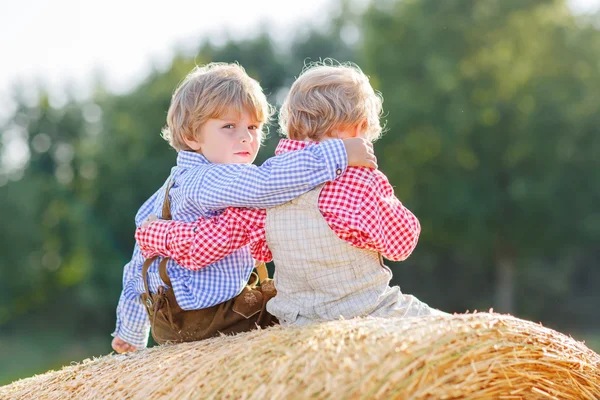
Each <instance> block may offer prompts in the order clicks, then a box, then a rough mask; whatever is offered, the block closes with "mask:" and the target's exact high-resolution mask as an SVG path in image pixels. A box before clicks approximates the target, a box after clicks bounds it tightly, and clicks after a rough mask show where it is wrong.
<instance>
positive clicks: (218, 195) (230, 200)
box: [186, 139, 348, 210]
mask: <svg viewBox="0 0 600 400" xmlns="http://www.w3.org/2000/svg"><path fill="white" fill-rule="evenodd" d="M347 163H348V160H347V155H346V150H345V147H344V144H343V142H342V141H341V140H338V139H336V140H328V141H326V142H323V143H321V144H318V145H312V146H308V147H306V148H305V149H303V150H298V151H293V152H289V153H285V154H282V155H279V156H276V157H272V158H270V159H269V160H267V161H266V162H265V163H264V164H263V165H261V166H260V167H257V166H249V165H244V166H242V165H239V164H238V165H219V166H213V167H211V169H210V170H209V171H208V172H207V173H206V175H204V177H203V179H202V184H201V186H202V190H200V187H199V186H196V187H192V186H190V187H189V188H186V190H187V193H186V196H188V197H190V198H192V199H194V200H195V201H196V202H197V203H198V204H200V205H202V206H203V207H206V208H208V209H213V210H220V209H223V208H226V207H249V208H269V207H273V206H277V205H280V204H284V203H286V202H288V201H290V200H292V199H294V198H296V197H298V196H299V195H301V194H303V193H305V192H306V191H308V190H310V189H312V188H314V187H315V186H317V185H319V184H322V183H325V182H328V181H332V180H335V179H336V178H337V177H339V176H340V175H341V174H343V172H344V171H345V170H346V167H347Z"/></svg>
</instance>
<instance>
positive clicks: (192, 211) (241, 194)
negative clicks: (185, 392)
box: [113, 63, 367, 352]
mask: <svg viewBox="0 0 600 400" xmlns="http://www.w3.org/2000/svg"><path fill="white" fill-rule="evenodd" d="M271 113H272V111H271V107H270V106H269V104H268V103H267V100H266V98H265V96H264V94H263V92H262V89H261V88H260V85H259V84H258V83H257V82H256V81H255V80H254V79H252V78H250V77H249V76H248V75H247V74H246V73H245V71H244V70H243V68H241V67H240V66H239V65H237V64H222V63H212V64H209V65H207V66H204V67H197V68H196V69H194V70H193V71H192V72H191V73H190V74H189V75H188V76H187V77H186V79H185V80H184V81H183V82H182V83H181V84H180V85H179V87H178V88H177V90H176V91H175V93H174V95H173V99H172V102H171V106H170V108H169V112H168V117H167V127H166V128H165V130H164V131H163V134H164V137H165V139H167V140H168V141H169V144H170V145H171V146H172V147H173V148H175V149H176V150H177V151H178V155H177V166H176V167H174V168H173V169H172V171H171V174H170V176H169V178H168V179H167V181H166V182H165V183H164V184H163V185H162V187H161V188H160V189H159V190H158V191H157V192H156V193H155V194H154V195H153V196H151V197H150V198H149V199H148V200H147V201H146V202H145V203H144V204H143V205H142V207H141V208H140V210H139V211H138V213H137V215H136V225H137V226H138V227H139V226H141V225H142V223H143V222H144V221H145V220H146V219H147V218H148V217H149V216H150V215H157V216H161V214H163V209H164V208H163V206H164V205H165V204H167V203H168V205H169V207H168V208H166V209H168V210H169V211H170V214H172V217H173V219H174V220H176V221H193V220H195V219H197V218H199V217H211V216H215V215H218V214H219V213H220V212H221V211H222V210H223V209H225V208H226V207H228V206H233V207H256V208H266V207H272V206H276V205H279V204H283V203H285V202H287V201H289V200H291V199H293V198H294V197H296V196H298V195H300V194H302V193H305V192H306V191H307V190H309V189H310V188H313V187H315V186H317V185H319V184H322V183H324V182H327V181H330V180H334V179H336V178H337V177H339V176H340V175H341V174H342V173H343V172H344V171H345V169H346V167H347V163H348V157H349V156H350V155H351V154H355V155H356V154H361V155H362V154H363V153H362V152H356V151H351V150H349V149H350V147H348V145H347V143H348V141H346V142H342V141H341V140H338V141H337V142H336V143H331V145H330V146H325V147H324V146H313V147H312V148H309V149H306V150H305V151H300V152H294V154H289V155H286V156H284V157H273V158H271V159H269V160H267V161H266V162H265V163H264V164H263V165H261V166H260V167H257V166H255V165H252V164H251V163H252V162H253V161H254V159H255V157H256V154H257V152H258V148H259V145H260V141H261V138H262V125H263V124H264V123H265V122H267V121H268V119H269V117H270V116H271ZM347 150H348V151H347ZM364 154H365V155H366V154H367V153H366V152H365V153H364ZM357 158H358V157H357ZM363 165H364V164H363ZM163 217H164V214H163ZM145 261H146V260H145V258H144V257H143V255H142V254H141V253H140V251H139V248H138V246H137V245H136V247H135V249H134V253H133V257H132V259H131V261H130V262H129V263H128V264H127V265H126V266H125V271H124V276H123V291H122V294H121V297H120V300H119V305H118V308H117V326H116V329H115V332H114V333H113V336H114V337H115V339H114V340H113V347H114V348H115V350H116V351H119V352H122V351H131V350H136V349H138V348H141V347H145V346H146V344H147V340H148V332H149V329H150V325H151V320H150V318H149V315H151V317H152V320H153V321H154V320H156V319H157V318H158V319H160V318H162V319H164V320H165V321H166V322H168V323H169V324H170V325H171V326H172V327H173V320H172V316H171V311H172V309H173V308H174V309H176V310H179V311H186V310H201V309H208V308H211V307H225V306H227V307H229V305H228V303H227V302H228V301H230V300H232V299H233V298H234V297H236V296H238V295H239V294H240V292H242V290H243V289H244V287H245V286H246V284H247V283H248V281H249V279H250V276H251V273H252V270H253V268H254V260H253V259H252V256H251V254H250V251H249V249H248V248H247V247H243V248H240V249H236V250H235V251H233V252H231V254H229V255H228V256H227V257H225V258H223V259H222V260H219V261H217V262H215V263H213V264H211V265H210V266H208V267H207V268H204V269H202V270H198V271H190V270H187V269H184V268H180V267H179V266H178V265H177V264H176V263H175V261H173V260H166V261H164V262H162V263H160V260H158V259H157V260H155V261H153V262H152V263H151V264H150V263H149V262H148V263H146V264H148V266H149V268H147V269H148V271H146V269H144V271H143V273H142V268H143V266H144V264H145ZM160 268H162V270H160ZM146 272H147V273H146ZM165 293H166V294H167V295H169V296H170V297H169V296H165ZM142 298H144V299H145V300H148V301H149V302H150V303H152V300H153V299H155V300H156V301H155V303H160V305H159V304H151V305H150V307H146V305H145V304H144V303H145V302H143V301H142ZM165 302H166V303H169V304H170V306H169V304H167V308H166V309H163V308H164V307H165V304H164V303H165ZM171 303H176V304H171ZM161 307H163V308H161ZM152 308H153V309H154V312H153V311H152ZM157 315H158V317H157ZM166 322H165V323H166ZM248 326H249V328H252V324H248ZM177 329H178V327H177V326H175V327H173V329H172V330H173V331H177ZM214 334H218V332H216V331H215V332H214ZM155 338H156V337H155ZM197 339H198V338H193V337H190V338H188V339H185V340H197ZM181 340H184V339H181ZM157 341H158V339H157Z"/></svg>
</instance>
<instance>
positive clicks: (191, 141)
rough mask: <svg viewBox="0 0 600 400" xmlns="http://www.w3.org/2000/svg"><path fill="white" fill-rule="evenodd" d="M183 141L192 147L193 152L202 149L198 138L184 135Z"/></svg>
mask: <svg viewBox="0 0 600 400" xmlns="http://www.w3.org/2000/svg"><path fill="white" fill-rule="evenodd" d="M183 141H184V142H185V144H187V146H188V147H189V148H190V149H192V150H193V151H195V152H199V151H200V150H201V149H202V143H200V140H198V139H196V138H193V137H191V138H190V137H184V138H183Z"/></svg>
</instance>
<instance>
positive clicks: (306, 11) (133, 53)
mask: <svg viewBox="0 0 600 400" xmlns="http://www.w3.org/2000/svg"><path fill="white" fill-rule="evenodd" d="M375 1H376V0H375ZM571 1H572V3H573V4H574V5H575V8H576V9H578V10H581V11H592V10H596V9H598V8H600V0H571ZM330 4H331V3H330V1H329V0H300V1H285V0H252V1H248V0H220V1H219V0H195V1H191V0H170V1H156V0H150V1H149V0H104V1H102V2H100V1H87V0H86V1H81V0H53V1H50V0H20V1H8V0H3V1H2V5H1V6H0V38H2V39H1V40H0V56H1V60H2V61H1V62H0V119H1V118H2V116H3V115H2V114H4V113H6V112H7V109H6V108H7V107H4V105H5V104H6V103H4V104H3V100H2V98H3V97H5V96H6V94H7V91H8V89H9V88H10V87H12V86H14V84H15V83H16V82H26V83H31V82H39V81H43V82H44V83H45V85H46V86H49V87H50V88H51V90H57V91H58V92H60V91H61V90H58V89H62V88H64V87H65V86H75V87H76V88H79V91H82V88H85V87H87V85H86V82H88V81H89V78H90V77H91V76H93V74H95V73H100V72H101V73H102V74H104V76H105V77H106V78H107V81H108V83H109V85H110V88H111V89H113V90H119V91H120V90H126V89H128V88H130V87H132V86H135V84H137V83H138V82H139V80H140V78H142V77H143V76H144V74H145V73H146V71H147V70H148V67H149V66H150V65H151V64H154V65H158V66H160V65H161V63H162V64H164V63H165V62H168V60H169V58H170V57H169V56H170V54H172V51H173V50H174V48H176V47H177V46H183V47H185V46H186V45H187V46H188V47H190V46H193V45H197V44H198V42H199V38H201V37H207V36H208V37H210V38H211V39H212V40H215V41H217V42H219V41H224V40H226V38H227V35H232V36H235V37H239V36H245V35H252V34H253V33H255V32H256V31H258V30H260V29H261V25H263V24H265V23H267V25H268V26H269V31H270V32H277V36H278V37H279V39H280V40H281V39H282V38H285V36H286V35H289V34H290V32H293V31H294V30H295V29H297V28H298V27H300V26H301V25H302V24H308V23H322V22H323V19H324V18H325V17H326V16H327V14H328V11H329V10H330V9H331V5H330Z"/></svg>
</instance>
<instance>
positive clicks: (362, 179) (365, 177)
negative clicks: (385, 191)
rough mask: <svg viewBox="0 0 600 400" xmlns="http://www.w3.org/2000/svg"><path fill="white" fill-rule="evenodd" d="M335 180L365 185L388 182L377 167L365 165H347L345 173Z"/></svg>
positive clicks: (370, 185) (342, 182)
mask: <svg viewBox="0 0 600 400" xmlns="http://www.w3.org/2000/svg"><path fill="white" fill-rule="evenodd" d="M335 182H340V183H341V184H359V185H365V186H367V187H372V186H373V185H379V184H381V183H388V184H389V182H388V180H387V177H386V176H385V175H384V174H383V173H382V172H381V171H379V170H377V169H370V168H366V167H348V169H346V173H345V174H344V175H342V176H341V177H340V178H338V179H337V180H336V181H335Z"/></svg>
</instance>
